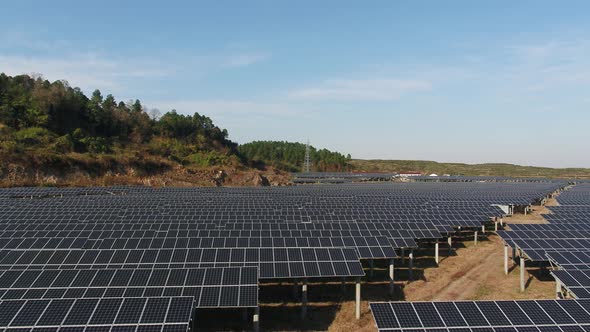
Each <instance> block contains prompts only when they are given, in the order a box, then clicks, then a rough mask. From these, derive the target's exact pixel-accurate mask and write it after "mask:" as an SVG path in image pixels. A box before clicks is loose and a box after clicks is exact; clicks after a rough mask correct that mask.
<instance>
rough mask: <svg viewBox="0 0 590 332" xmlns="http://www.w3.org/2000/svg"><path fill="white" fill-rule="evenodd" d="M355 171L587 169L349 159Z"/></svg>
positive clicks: (535, 173)
mask: <svg viewBox="0 0 590 332" xmlns="http://www.w3.org/2000/svg"><path fill="white" fill-rule="evenodd" d="M349 163H350V164H351V165H352V167H353V168H354V170H355V171H362V172H397V173H399V172H410V171H417V172H422V173H425V174H431V173H435V174H439V175H442V174H450V175H466V176H510V177H549V178H572V179H574V178H578V179H589V178H590V169H588V168H548V167H534V166H520V165H512V164H462V163H438V162H435V161H425V160H361V159H353V160H351V161H349Z"/></svg>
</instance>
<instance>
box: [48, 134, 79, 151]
mask: <svg viewBox="0 0 590 332" xmlns="http://www.w3.org/2000/svg"><path fill="white" fill-rule="evenodd" d="M53 148H54V150H55V151H57V152H61V153H67V152H72V151H75V150H76V144H75V142H74V141H73V139H72V136H71V135H69V134H68V135H64V136H60V137H58V138H56V139H55V143H53Z"/></svg>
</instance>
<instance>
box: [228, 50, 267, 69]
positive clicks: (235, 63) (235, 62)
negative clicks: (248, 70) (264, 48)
mask: <svg viewBox="0 0 590 332" xmlns="http://www.w3.org/2000/svg"><path fill="white" fill-rule="evenodd" d="M269 58H270V55H268V54H262V53H245V54H236V55H230V56H228V57H227V58H226V59H225V63H224V64H223V65H224V67H245V66H250V65H253V64H255V63H258V62H262V61H265V60H267V59H269Z"/></svg>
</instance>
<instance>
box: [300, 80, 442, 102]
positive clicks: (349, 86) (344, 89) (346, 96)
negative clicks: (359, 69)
mask: <svg viewBox="0 0 590 332" xmlns="http://www.w3.org/2000/svg"><path fill="white" fill-rule="evenodd" d="M431 88H432V84H431V83H430V82H429V81H424V80H413V79H357V80H354V79H338V80H328V81H325V82H324V83H323V84H320V85H319V86H317V87H310V88H304V89H299V90H295V91H292V92H290V93H289V97H291V98H293V99H303V100H342V101H355V100H358V101H391V100H397V99H399V98H401V97H402V96H403V95H406V94H409V93H413V92H419V91H428V90H430V89H431Z"/></svg>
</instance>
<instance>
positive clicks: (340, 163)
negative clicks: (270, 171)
mask: <svg viewBox="0 0 590 332" xmlns="http://www.w3.org/2000/svg"><path fill="white" fill-rule="evenodd" d="M305 149H306V144H302V143H291V142H283V141H254V142H251V143H247V144H243V145H240V146H239V147H238V150H239V152H240V153H241V154H242V155H243V156H244V157H245V158H247V159H248V160H251V161H254V162H262V163H264V164H267V165H272V166H274V167H277V168H281V169H285V170H289V171H292V172H300V171H302V169H303V164H304V161H305ZM310 159H311V163H312V165H311V166H312V167H311V168H312V170H313V171H319V172H327V171H345V170H347V168H348V166H349V165H348V162H349V161H350V159H351V157H350V155H346V156H345V155H343V154H341V153H339V152H333V151H330V150H327V149H319V150H318V149H316V148H314V147H313V146H310Z"/></svg>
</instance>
